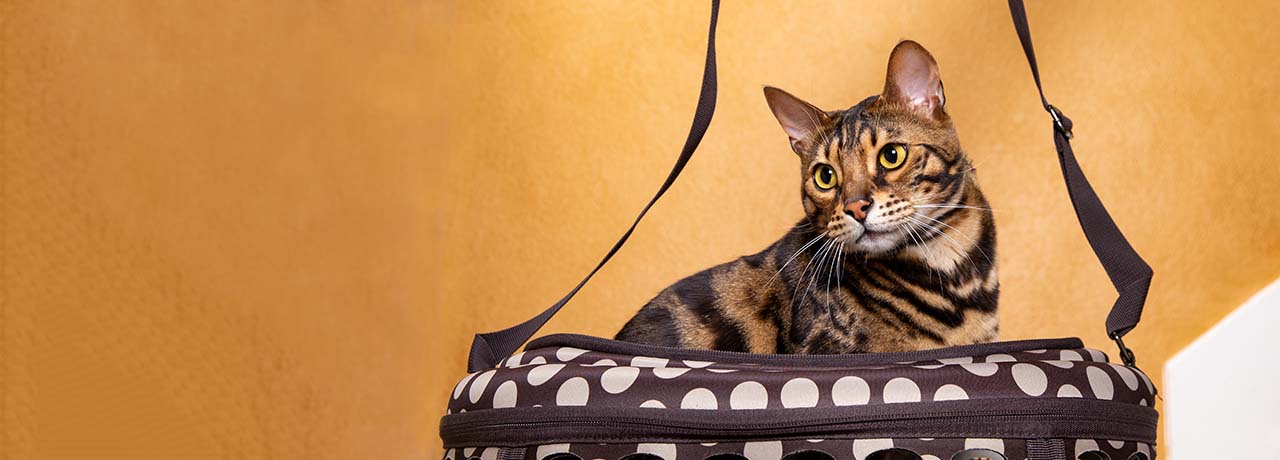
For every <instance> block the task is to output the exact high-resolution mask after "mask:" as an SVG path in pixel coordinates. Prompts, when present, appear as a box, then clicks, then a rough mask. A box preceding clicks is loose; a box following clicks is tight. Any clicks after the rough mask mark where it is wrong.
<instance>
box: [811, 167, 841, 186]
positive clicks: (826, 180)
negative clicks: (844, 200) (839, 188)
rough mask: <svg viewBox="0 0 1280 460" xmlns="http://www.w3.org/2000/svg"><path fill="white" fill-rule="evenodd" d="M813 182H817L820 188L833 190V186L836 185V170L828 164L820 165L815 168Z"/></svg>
mask: <svg viewBox="0 0 1280 460" xmlns="http://www.w3.org/2000/svg"><path fill="white" fill-rule="evenodd" d="M813 183H814V184H817V185H818V188H819V189H822V190H831V187H835V186H836V170H834V169H831V167H830V166H827V165H818V167H817V169H814V170H813Z"/></svg>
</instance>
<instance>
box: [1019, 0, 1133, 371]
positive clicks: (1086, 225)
mask: <svg viewBox="0 0 1280 460" xmlns="http://www.w3.org/2000/svg"><path fill="white" fill-rule="evenodd" d="M1009 12H1010V13H1012V15H1013V26H1014V28H1016V29H1017V30H1018V40H1019V41H1021V42H1022V51H1023V52H1025V53H1026V54H1027V62H1028V63H1029V64H1031V76H1032V77H1035V80H1036V90H1038V91H1039V92H1040V103H1041V104H1042V105H1044V109H1045V111H1047V112H1049V116H1050V117H1052V118H1053V144H1054V145H1055V146H1056V147H1057V148H1058V163H1059V165H1060V166H1062V177H1063V179H1065V180H1066V181H1067V194H1068V195H1070V196H1071V204H1072V206H1074V207H1075V210H1076V217H1077V218H1078V219H1079V220H1080V228H1082V229H1084V236H1085V237H1086V238H1088V240H1089V245H1090V246H1092V247H1093V253H1094V254H1096V255H1097V256H1098V261H1100V262H1102V267H1103V268H1104V269H1106V270H1107V276H1108V277H1110V278H1111V284H1112V285H1114V286H1115V288H1116V292H1118V293H1119V294H1120V296H1119V297H1118V298H1116V303H1115V305H1113V306H1112V307H1111V313H1110V314H1108V315H1107V335H1108V336H1109V337H1111V338H1112V339H1113V340H1115V341H1116V345H1118V346H1119V347H1120V358H1121V359H1122V360H1123V361H1124V363H1125V364H1126V365H1129V366H1133V364H1134V356H1133V351H1131V350H1129V348H1128V347H1126V346H1125V345H1124V340H1122V339H1121V337H1124V335H1125V334H1126V333H1128V332H1129V331H1130V330H1132V329H1133V328H1134V327H1135V326H1137V325H1138V321H1139V320H1141V319H1142V306H1143V304H1145V303H1146V301H1147V288H1148V287H1150V286H1151V275H1152V272H1151V266H1149V265H1147V262H1146V261H1143V260H1142V257H1141V256H1139V255H1138V252H1137V251H1134V250H1133V246H1130V245H1129V241H1128V240H1126V239H1125V238H1124V234H1123V233H1120V228H1119V227H1116V223H1115V221H1114V220H1112V219H1111V214H1109V213H1107V208H1106V207H1104V206H1103V205H1102V201H1101V200H1099V199H1098V194H1097V193H1094V191H1093V187H1092V186H1090V185H1089V180H1088V179H1086V178H1085V177H1084V171H1081V170H1080V164H1079V163H1077V162H1076V155H1075V153H1074V152H1072V151H1071V136H1072V135H1071V119H1070V118H1067V116H1066V115H1063V114H1062V111H1060V110H1058V108H1057V107H1054V106H1053V105H1052V104H1049V101H1048V99H1045V97H1044V88H1043V87H1041V86H1040V69H1039V68H1038V67H1037V66H1036V51H1035V49H1034V48H1032V46H1031V29H1030V27H1029V26H1027V10H1026V7H1025V6H1024V5H1023V4H1022V0H1009Z"/></svg>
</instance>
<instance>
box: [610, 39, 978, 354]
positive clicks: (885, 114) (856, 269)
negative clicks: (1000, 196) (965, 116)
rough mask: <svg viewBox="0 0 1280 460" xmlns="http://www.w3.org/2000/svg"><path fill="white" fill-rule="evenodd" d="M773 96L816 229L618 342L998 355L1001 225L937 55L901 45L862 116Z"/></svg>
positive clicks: (658, 312)
mask: <svg viewBox="0 0 1280 460" xmlns="http://www.w3.org/2000/svg"><path fill="white" fill-rule="evenodd" d="M764 96H765V99H766V101H767V102H768V105H769V108H770V110H772V111H773V115H774V116H775V117H776V118H777V119H778V123H780V124H781V125H782V129H783V131H785V132H786V134H787V137H789V138H790V141H791V149H792V150H793V151H794V152H795V153H796V155H798V157H799V159H800V180H801V186H800V188H801V196H802V198H803V202H804V211H805V218H804V219H803V220H801V221H800V222H799V223H798V224H796V225H795V226H794V227H793V228H791V230H790V231H789V232H787V234H786V235H784V236H783V237H782V239H781V240H778V241H777V242H775V243H773V244H772V245H771V246H769V247H768V248H766V249H765V250H764V251H761V252H759V253H757V254H753V255H749V256H745V257H741V258H738V259H737V260H734V261H732V262H728V263H725V264H721V265H718V266H715V267H712V268H710V269H707V270H704V271H702V272H700V273H697V274H695V275H693V276H690V277H688V278H685V279H683V280H680V281H679V282H677V283H675V284H674V285H671V286H670V287H668V288H666V289H665V290H663V291H662V292H661V293H660V294H658V296H657V297H655V298H654V299H653V300H651V301H650V302H649V303H648V304H647V305H645V306H644V307H643V308H642V309H641V310H640V312H639V313H637V314H636V316H635V317H633V318H632V319H631V320H630V321H629V322H628V323H627V324H626V326H624V327H623V328H622V331H621V332H619V333H618V336H617V338H618V339H619V340H624V341H629V342H640V343H647V344H654V345H663V346H673V347H684V348H701V349H715V350H728V351H743V352H753V353H804V354H829V353H853V352H884V351H908V350H919V349H927V348H936V347H941V346H950V345H961V344H972V343H981V342H989V341H993V340H995V339H996V336H997V330H998V325H997V320H996V303H997V299H998V297H999V292H1000V288H999V282H998V281H997V278H996V265H995V256H996V254H995V244H996V230H995V222H994V220H993V219H992V216H991V212H990V207H989V206H988V205H987V201H986V199H985V198H984V197H983V195H982V191H981V190H980V189H979V188H978V184H977V180H976V178H975V177H974V174H975V173H974V167H973V165H972V163H970V161H969V160H968V159H967V158H966V157H965V154H964V152H963V150H961V148H960V140H959V138H958V137H957V136H956V131H955V127H954V126H953V125H952V123H951V119H950V117H949V116H948V115H947V112H946V111H945V110H944V106H945V104H946V98H945V96H944V95H943V91H942V79H941V76H940V74H939V72H938V64H937V62H936V61H935V60H934V59H933V56H932V55H930V54H929V52H928V51H927V50H925V49H924V47H922V46H920V44H918V43H916V42H913V41H903V42H901V43H899V44H898V45H897V46H896V47H895V48H894V49H893V52H892V53H891V54H890V56H889V65H888V72H887V76H886V78H885V86H884V91H883V92H882V93H881V94H880V95H879V96H877V97H872V98H868V99H867V100H864V101H863V102H862V103H860V104H858V105H857V106H854V107H853V108H851V109H848V110H842V111H831V112H828V111H823V110H820V109H818V108H817V107H815V106H813V105H811V104H809V103H807V102H804V101H802V100H800V99H799V98H796V97H795V96H792V95H791V94H788V93H787V92H785V91H782V90H780V89H777V88H773V87H766V88H765V89H764Z"/></svg>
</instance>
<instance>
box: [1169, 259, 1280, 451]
mask: <svg viewBox="0 0 1280 460" xmlns="http://www.w3.org/2000/svg"><path fill="white" fill-rule="evenodd" d="M1277 328H1280V280H1278V281H1275V282H1272V283H1271V285H1270V286H1267V287H1266V288H1264V289H1263V290H1262V291H1260V292H1258V294H1256V295H1254V296H1253V298H1251V299H1249V301H1248V302H1245V303H1244V305H1241V306H1240V308H1237V309H1236V311H1234V312H1232V313H1231V314H1229V315H1227V317H1226V318H1223V320H1222V321H1221V322H1219V323H1218V324H1217V325H1215V326H1214V327H1213V328H1212V329H1209V331H1208V332H1206V333H1205V334H1204V335H1202V336H1200V338H1198V339H1196V341H1195V342H1192V343H1191V345H1188V346H1187V348H1185V349H1183V350H1182V351H1181V352H1179V353H1178V354H1177V355H1176V356H1174V357H1173V358H1172V359H1170V360H1169V362H1168V363H1167V364H1166V365H1165V368H1164V388H1163V389H1164V398H1165V405H1164V414H1163V416H1164V417H1165V419H1166V422H1165V443H1166V444H1167V445H1168V450H1167V451H1165V452H1164V454H1165V455H1170V456H1171V457H1170V458H1172V459H1173V460H1195V459H1210V458H1215V459H1216V458H1223V459H1227V458H1247V459H1259V460H1265V459H1280V356H1277V354H1280V329H1277Z"/></svg>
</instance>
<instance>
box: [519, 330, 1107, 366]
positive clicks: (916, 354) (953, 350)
mask: <svg viewBox="0 0 1280 460" xmlns="http://www.w3.org/2000/svg"><path fill="white" fill-rule="evenodd" d="M552 347H572V348H581V349H587V350H592V351H599V352H603V353H611V354H618V355H629V356H652V357H656V358H672V359H691V360H700V361H715V362H735V363H759V364H778V365H790V366H804V365H818V366H858V365H867V364H892V363H900V362H908V361H926V360H933V359H944V358H958V357H964V356H983V355H991V354H996V353H1011V352H1019V351H1027V350H1040V349H1044V350H1068V349H1079V348H1084V347H1085V346H1084V343H1083V342H1082V341H1081V340H1080V339H1079V338H1075V337H1071V338H1061V339H1032V340H1011V341H1007V342H992V343H979V344H973V345H956V346H952V347H945V348H934V349H930V350H920V351H905V352H889V353H856V354H841V355H777V354H759V353H743V352H736V351H721V350H695V349H689V348H675V347H663V346H657V345H648V344H640V343H631V342H623V341H619V340H610V339H604V338H600V337H593V336H589V335H583V334H551V335H547V336H543V337H539V338H537V339H534V340H533V341H532V342H529V345H528V346H527V347H525V350H533V349H538V348H552ZM1103 355H1104V356H1105V355H1106V354H1105V353H1103ZM1107 361H1108V362H1109V361H1110V360H1109V359H1108V360H1107Z"/></svg>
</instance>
